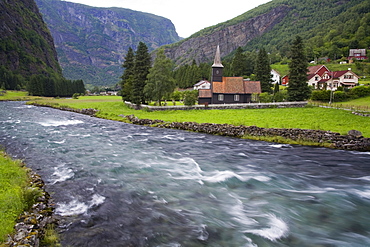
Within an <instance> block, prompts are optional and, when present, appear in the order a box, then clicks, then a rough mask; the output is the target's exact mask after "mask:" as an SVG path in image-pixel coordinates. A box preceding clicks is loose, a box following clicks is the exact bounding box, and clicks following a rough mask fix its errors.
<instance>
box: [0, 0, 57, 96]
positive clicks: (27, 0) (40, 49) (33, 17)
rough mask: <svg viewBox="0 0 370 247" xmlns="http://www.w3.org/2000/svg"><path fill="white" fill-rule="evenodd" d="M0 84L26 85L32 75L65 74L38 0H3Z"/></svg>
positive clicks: (0, 30) (0, 29)
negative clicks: (37, 2)
mask: <svg viewBox="0 0 370 247" xmlns="http://www.w3.org/2000/svg"><path fill="white" fill-rule="evenodd" d="M0 23H1V25H0V88H3V89H20V88H24V87H25V86H26V85H25V83H26V81H27V80H29V79H30V77H31V76H32V75H41V74H42V75H47V76H53V77H56V78H59V77H61V75H62V74H61V68H60V66H59V64H58V60H57V54H56V51H55V48H54V43H53V38H52V36H51V35H50V33H49V30H48V28H47V26H46V24H45V23H44V22H43V20H42V17H41V15H40V13H39V11H38V8H37V5H36V3H35V2H34V0H17V1H4V0H2V1H0Z"/></svg>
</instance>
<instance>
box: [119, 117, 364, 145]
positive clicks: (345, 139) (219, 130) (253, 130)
mask: <svg viewBox="0 0 370 247" xmlns="http://www.w3.org/2000/svg"><path fill="white" fill-rule="evenodd" d="M125 118H126V119H128V120H129V121H130V122H131V123H133V124H138V125H149V126H156V127H159V128H172V129H181V130H189V131H195V132H202V133H207V134H213V135H221V136H231V137H239V138H241V137H244V136H252V137H282V138H285V139H288V140H293V141H301V142H311V143H315V144H317V146H329V147H331V148H336V149H345V150H358V151H370V138H364V137H362V135H361V133H360V132H358V131H349V134H348V135H341V134H339V133H336V132H331V131H323V130H308V129H283V128H281V129H279V128H260V127H257V126H243V125H240V126H234V125H231V124H210V123H202V124H199V123H195V122H172V123H169V122H164V121H162V120H150V119H139V118H137V117H135V116H134V115H129V116H125ZM353 133H354V134H353ZM324 144H326V145H324Z"/></svg>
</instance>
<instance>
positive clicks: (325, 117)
mask: <svg viewBox="0 0 370 247" xmlns="http://www.w3.org/2000/svg"><path fill="white" fill-rule="evenodd" d="M369 100H370V99H369ZM37 102H38V103H45V104H56V105H58V106H67V107H71V108H77V109H78V108H95V109H98V110H99V113H98V117H101V118H106V119H112V120H118V121H123V118H122V117H121V116H120V115H130V114H134V115H135V116H137V117H138V118H147V119H161V120H164V121H168V122H198V123H219V124H223V123H228V124H233V125H246V126H250V125H255V126H258V127H263V128H301V129H319V130H330V131H334V132H339V133H341V134H346V133H347V132H348V131H349V130H351V129H356V130H359V131H361V132H362V133H363V135H364V136H365V137H370V118H368V117H361V116H356V115H353V114H351V112H350V111H344V110H338V109H327V108H320V107H305V108H280V109H277V108H271V109H243V110H190V111H155V112H148V111H145V110H139V111H137V110H133V109H130V108H128V107H127V106H125V105H124V104H123V103H122V100H121V97H119V96H84V97H80V98H79V99H47V100H45V99H44V100H38V101H37Z"/></svg>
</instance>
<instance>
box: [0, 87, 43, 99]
mask: <svg viewBox="0 0 370 247" xmlns="http://www.w3.org/2000/svg"><path fill="white" fill-rule="evenodd" d="M37 99H41V97H38V96H28V92H26V91H10V90H7V91H1V90H0V101H4V100H19V101H26V100H37Z"/></svg>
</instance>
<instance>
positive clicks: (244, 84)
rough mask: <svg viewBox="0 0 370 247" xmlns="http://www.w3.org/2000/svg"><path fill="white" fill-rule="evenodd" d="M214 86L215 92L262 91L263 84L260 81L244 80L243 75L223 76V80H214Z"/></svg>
mask: <svg viewBox="0 0 370 247" xmlns="http://www.w3.org/2000/svg"><path fill="white" fill-rule="evenodd" d="M212 86H213V92H214V93H225V94H251V93H261V84H260V82H259V81H248V80H243V77H222V82H213V84H212Z"/></svg>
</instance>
